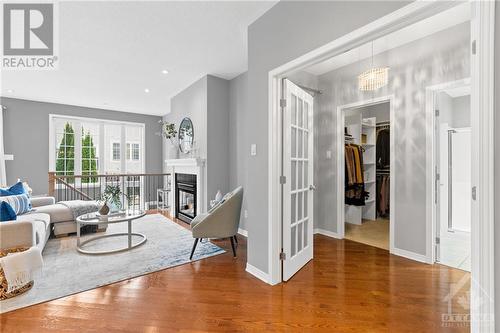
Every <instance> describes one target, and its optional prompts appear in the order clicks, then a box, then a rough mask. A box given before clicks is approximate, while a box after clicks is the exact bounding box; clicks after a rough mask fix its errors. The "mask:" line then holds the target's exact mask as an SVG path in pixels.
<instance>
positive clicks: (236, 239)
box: [233, 235, 238, 244]
mask: <svg viewBox="0 0 500 333" xmlns="http://www.w3.org/2000/svg"><path fill="white" fill-rule="evenodd" d="M233 237H234V241H235V242H236V244H238V237H236V235H234V236H233Z"/></svg>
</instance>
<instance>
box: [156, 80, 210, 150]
mask: <svg viewBox="0 0 500 333" xmlns="http://www.w3.org/2000/svg"><path fill="white" fill-rule="evenodd" d="M207 82H208V81H207V76H204V77H202V78H201V79H199V80H198V81H196V82H194V83H193V84H191V85H190V86H189V87H187V88H186V89H184V90H183V91H181V92H180V93H179V94H177V95H175V96H174V97H172V98H171V99H170V113H168V114H167V115H165V116H164V117H163V119H164V120H165V121H168V122H171V123H174V124H175V125H176V128H177V130H179V125H180V124H181V121H182V119H184V118H185V117H189V118H190V119H191V121H192V122H193V127H194V141H195V143H196V146H197V148H198V153H199V156H200V157H201V158H207ZM163 142H164V144H165V145H166V146H167V149H166V152H167V156H166V157H165V159H167V158H175V157H173V156H170V153H171V151H172V150H171V149H170V147H171V144H170V142H169V141H166V140H165V139H163ZM182 155H183V154H182V153H180V155H179V157H180V158H182V157H183V156H182Z"/></svg>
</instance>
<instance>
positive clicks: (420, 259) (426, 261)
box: [391, 248, 430, 264]
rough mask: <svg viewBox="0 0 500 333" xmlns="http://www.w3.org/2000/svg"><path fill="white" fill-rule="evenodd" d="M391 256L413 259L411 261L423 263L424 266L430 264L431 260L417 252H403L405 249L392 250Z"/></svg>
mask: <svg viewBox="0 0 500 333" xmlns="http://www.w3.org/2000/svg"><path fill="white" fill-rule="evenodd" d="M391 254H394V255H397V256H400V257H404V258H406V259H411V260H415V261H418V262H423V263H424V264H430V262H429V258H427V256H425V255H423V254H418V253H415V252H411V251H407V250H403V249H398V248H392V249H391Z"/></svg>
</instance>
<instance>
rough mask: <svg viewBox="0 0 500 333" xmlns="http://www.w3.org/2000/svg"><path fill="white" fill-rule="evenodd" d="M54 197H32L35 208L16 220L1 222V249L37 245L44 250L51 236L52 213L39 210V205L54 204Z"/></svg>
mask: <svg viewBox="0 0 500 333" xmlns="http://www.w3.org/2000/svg"><path fill="white" fill-rule="evenodd" d="M54 203H55V199H54V198H52V197H34V198H31V205H32V206H33V208H34V210H33V211H31V212H29V213H27V214H23V215H19V216H18V217H17V220H16V221H7V222H0V249H10V248H13V247H21V246H25V247H32V246H36V247H38V248H39V249H40V251H43V248H44V247H45V244H46V243H47V240H48V239H49V236H50V231H51V221H50V215H49V214H47V213H45V212H39V211H37V208H38V207H44V206H49V205H53V204H54Z"/></svg>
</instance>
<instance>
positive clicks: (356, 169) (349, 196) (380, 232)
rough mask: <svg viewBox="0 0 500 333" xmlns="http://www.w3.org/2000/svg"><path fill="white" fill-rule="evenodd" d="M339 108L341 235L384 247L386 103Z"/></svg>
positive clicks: (386, 218)
mask: <svg viewBox="0 0 500 333" xmlns="http://www.w3.org/2000/svg"><path fill="white" fill-rule="evenodd" d="M342 111H344V112H345V117H344V119H345V122H344V142H345V153H344V156H345V157H344V164H345V238H346V239H350V240H353V241H356V242H360V243H364V244H368V245H372V246H375V247H379V248H382V249H386V250H388V249H389V223H390V219H389V218H390V214H389V213H390V197H391V193H390V148H391V147H390V102H389V101H384V102H381V103H376V104H372V103H371V102H369V103H368V105H365V106H359V107H355V108H348V109H345V110H342Z"/></svg>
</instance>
